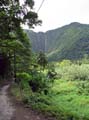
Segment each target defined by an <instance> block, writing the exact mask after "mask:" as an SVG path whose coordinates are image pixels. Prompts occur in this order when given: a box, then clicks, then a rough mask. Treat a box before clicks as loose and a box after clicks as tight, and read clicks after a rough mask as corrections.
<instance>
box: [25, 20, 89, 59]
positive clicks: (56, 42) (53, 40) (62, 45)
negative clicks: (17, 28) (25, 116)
mask: <svg viewBox="0 0 89 120" xmlns="http://www.w3.org/2000/svg"><path fill="white" fill-rule="evenodd" d="M25 32H26V33H27V35H28V37H29V38H30V40H31V44H32V50H33V51H35V52H39V51H43V52H45V53H46V54H47V56H48V59H49V60H53V61H55V60H62V59H80V58H82V57H83V56H84V54H89V25H88V24H81V23H78V22H73V23H71V24H68V25H65V26H63V27H60V28H57V29H54V30H49V31H47V32H33V31H29V30H25Z"/></svg>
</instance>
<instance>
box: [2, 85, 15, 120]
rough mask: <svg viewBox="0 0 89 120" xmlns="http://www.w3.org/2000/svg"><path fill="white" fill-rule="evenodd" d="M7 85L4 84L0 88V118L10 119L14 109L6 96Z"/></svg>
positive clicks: (3, 119)
mask: <svg viewBox="0 0 89 120" xmlns="http://www.w3.org/2000/svg"><path fill="white" fill-rule="evenodd" d="M8 87H9V85H5V86H4V87H2V88H1V90H0V120H11V118H12V116H13V113H14V110H15V109H14V107H13V106H12V104H11V102H10V100H9V98H8V96H7V89H8Z"/></svg>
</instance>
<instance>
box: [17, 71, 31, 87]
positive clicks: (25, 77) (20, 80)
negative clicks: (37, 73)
mask: <svg viewBox="0 0 89 120" xmlns="http://www.w3.org/2000/svg"><path fill="white" fill-rule="evenodd" d="M31 79H32V76H31V75H29V74H28V73H26V72H22V73H17V78H16V83H17V84H19V85H20V88H21V89H24V88H27V87H29V85H28V82H29V81H30V80H31Z"/></svg>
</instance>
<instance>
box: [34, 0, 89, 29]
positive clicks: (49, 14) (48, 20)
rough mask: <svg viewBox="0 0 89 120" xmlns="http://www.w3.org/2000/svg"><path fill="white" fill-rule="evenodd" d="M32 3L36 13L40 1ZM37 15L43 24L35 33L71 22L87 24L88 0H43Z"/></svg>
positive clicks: (88, 14) (88, 15)
mask: <svg viewBox="0 0 89 120" xmlns="http://www.w3.org/2000/svg"><path fill="white" fill-rule="evenodd" d="M34 1H35V6H34V9H35V11H37V10H38V8H39V6H40V4H41V2H42V0H34ZM38 15H39V18H40V19H41V20H42V21H43V23H42V26H41V27H36V28H35V29H34V30H35V31H47V30H51V29H55V28H58V27H61V26H63V25H66V24H69V23H71V22H80V23H86V24H89V0H45V1H44V4H43V6H42V7H41V9H40V11H39V12H38Z"/></svg>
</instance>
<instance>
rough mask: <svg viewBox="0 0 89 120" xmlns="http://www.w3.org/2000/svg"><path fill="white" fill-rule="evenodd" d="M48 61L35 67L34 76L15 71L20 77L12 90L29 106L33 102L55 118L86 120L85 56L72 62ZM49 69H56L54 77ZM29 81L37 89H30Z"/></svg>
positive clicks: (88, 83) (88, 81)
mask: <svg viewBox="0 0 89 120" xmlns="http://www.w3.org/2000/svg"><path fill="white" fill-rule="evenodd" d="M80 63H81V64H80ZM49 64H50V65H47V66H46V68H45V70H42V71H41V72H39V69H40V66H39V67H38V68H36V70H37V71H36V72H37V73H35V74H34V75H35V77H32V74H30V73H28V74H27V73H21V74H18V77H20V78H22V79H21V82H20V84H19V85H18V84H15V85H14V86H13V89H12V93H13V94H14V95H15V96H16V97H17V99H19V100H21V101H23V102H24V103H25V104H26V105H27V106H28V107H29V106H32V107H33V108H35V109H37V110H39V111H40V112H43V114H46V115H49V116H52V117H54V118H55V119H57V120H88V119H89V63H88V59H87V60H86V61H85V60H84V59H82V60H81V61H73V62H72V61H70V60H63V61H61V62H55V63H49ZM49 68H50V70H49ZM49 71H51V72H54V73H56V74H55V77H53V78H51V79H50V78H49V75H48V73H50V72H49ZM36 75H37V76H36ZM22 76H23V77H22ZM32 81H34V85H36V87H38V88H36V91H33V89H32V86H31V83H30V82H32ZM29 83H30V84H29ZM22 86H23V87H22Z"/></svg>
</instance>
